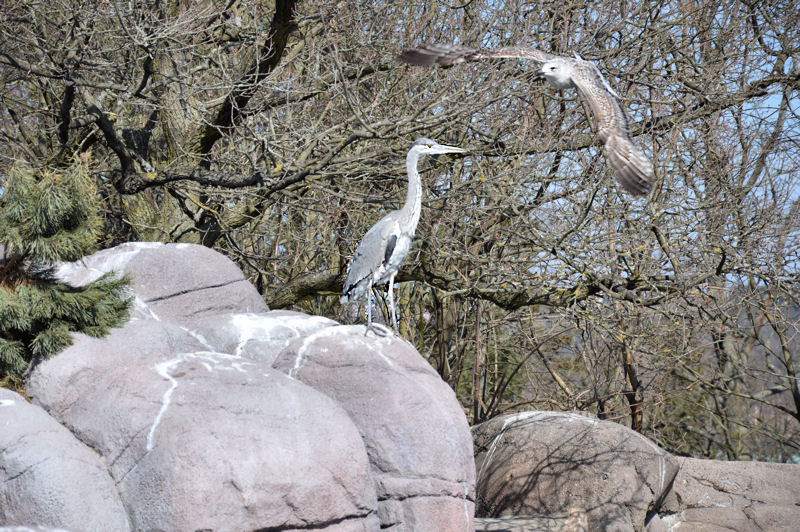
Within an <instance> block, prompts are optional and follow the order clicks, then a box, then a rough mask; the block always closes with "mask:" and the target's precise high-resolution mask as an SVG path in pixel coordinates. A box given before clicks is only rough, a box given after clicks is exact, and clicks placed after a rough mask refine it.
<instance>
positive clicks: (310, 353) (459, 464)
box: [273, 326, 475, 532]
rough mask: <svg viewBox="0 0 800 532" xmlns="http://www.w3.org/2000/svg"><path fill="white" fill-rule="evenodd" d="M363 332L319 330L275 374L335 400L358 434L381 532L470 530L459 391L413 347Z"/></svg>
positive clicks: (468, 454)
mask: <svg viewBox="0 0 800 532" xmlns="http://www.w3.org/2000/svg"><path fill="white" fill-rule="evenodd" d="M365 332H366V331H365V327H363V326H347V327H345V326H339V327H330V328H324V329H320V330H318V331H316V332H315V333H314V334H311V335H308V336H306V337H304V338H300V339H297V340H295V341H294V342H293V343H291V344H290V345H289V347H288V348H287V349H285V350H283V351H282V352H281V353H280V355H279V356H278V357H277V359H276V360H275V362H274V364H273V365H274V366H275V367H276V368H278V369H280V370H281V371H283V372H285V373H286V374H288V375H289V376H291V377H294V378H296V379H298V380H300V381H301V382H304V383H306V384H308V385H309V386H311V387H313V388H314V389H316V390H319V391H322V392H323V393H325V394H326V395H328V396H330V397H333V398H334V399H336V401H337V402H338V403H339V404H340V405H342V406H343V408H344V409H345V410H346V411H347V413H348V414H349V415H350V417H351V419H352V420H353V422H354V423H355V424H356V426H357V427H358V429H359V431H360V432H361V435H362V437H363V438H364V442H365V444H366V447H367V453H368V454H369V457H370V466H371V468H372V475H373V478H374V480H375V484H376V488H377V495H378V515H379V516H380V520H381V528H382V529H386V530H436V531H439V532H445V531H454V532H456V531H462V530H471V527H472V515H473V513H474V503H473V500H474V492H473V486H474V483H475V473H474V461H473V456H472V454H473V453H472V441H471V437H470V431H469V426H468V425H467V421H466V418H465V417H464V415H463V412H462V411H461V407H460V406H459V404H458V401H457V400H456V397H455V394H454V393H453V390H452V389H451V388H450V387H449V386H448V385H447V384H445V383H444V382H443V381H442V380H441V379H440V378H439V375H438V374H437V373H436V372H435V371H434V370H433V368H431V366H430V365H429V364H428V363H427V362H425V361H424V360H423V359H422V358H421V357H420V356H419V354H418V353H417V351H416V350H415V349H414V348H413V346H411V344H409V343H408V342H407V341H405V340H403V339H402V338H398V337H397V336H394V335H392V334H385V335H383V336H380V335H378V334H376V333H374V332H373V331H372V330H370V331H369V333H368V334H365ZM432 427H436V430H432Z"/></svg>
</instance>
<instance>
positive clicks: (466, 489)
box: [464, 480, 469, 527]
mask: <svg viewBox="0 0 800 532" xmlns="http://www.w3.org/2000/svg"><path fill="white" fill-rule="evenodd" d="M468 497H469V484H467V481H466V480H465V481H464V527H467V526H468V525H469V499H468Z"/></svg>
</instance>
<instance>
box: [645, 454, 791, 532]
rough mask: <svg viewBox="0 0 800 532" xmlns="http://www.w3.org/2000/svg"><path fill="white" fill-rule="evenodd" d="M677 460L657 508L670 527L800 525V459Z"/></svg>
mask: <svg viewBox="0 0 800 532" xmlns="http://www.w3.org/2000/svg"><path fill="white" fill-rule="evenodd" d="M678 461H679V463H680V471H679V472H678V474H677V476H676V477H675V481H674V483H673V486H672V491H671V492H670V493H669V495H668V496H667V497H666V498H665V500H664V504H663V506H662V507H661V508H660V509H659V514H660V515H659V517H660V520H661V521H663V522H664V523H665V524H666V525H667V529H668V530H672V531H679V530H680V531H690V530H691V531H694V530H698V531H701V532H702V531H708V532H711V531H716V530H736V531H751V530H752V531H758V530H795V529H797V528H798V526H799V525H798V524H799V523H800V465H797V464H773V463H765V462H726V461H719V460H700V459H695V458H678ZM648 530H649V529H648ZM653 531H655V528H653Z"/></svg>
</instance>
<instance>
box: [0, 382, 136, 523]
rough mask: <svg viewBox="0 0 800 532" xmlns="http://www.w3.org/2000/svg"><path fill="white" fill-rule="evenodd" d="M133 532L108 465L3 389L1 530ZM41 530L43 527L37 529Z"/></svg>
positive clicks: (0, 417) (0, 416)
mask: <svg viewBox="0 0 800 532" xmlns="http://www.w3.org/2000/svg"><path fill="white" fill-rule="evenodd" d="M28 524H35V525H41V526H42V527H43V529H55V528H61V529H64V528H73V529H75V530H83V531H98V532H105V531H108V530H114V531H126V530H130V526H129V523H128V518H127V515H126V513H125V508H124V507H123V505H122V500H121V499H120V497H119V494H118V493H117V489H116V486H115V485H114V481H113V480H112V479H111V476H110V475H109V473H108V470H107V468H106V465H105V464H104V463H103V461H102V460H101V459H100V458H99V457H98V456H97V454H95V453H94V452H93V451H92V450H91V449H90V448H88V447H87V446H85V445H84V444H82V443H81V442H80V441H78V440H77V439H76V438H75V437H74V436H73V435H72V434H71V433H70V432H69V431H68V430H67V429H65V428H64V427H62V426H61V425H59V424H58V423H57V422H56V421H55V420H54V419H53V418H51V417H50V416H49V415H47V413H46V412H44V411H43V410H42V409H41V408H39V407H38V406H36V405H32V404H30V403H28V401H26V400H25V399H24V398H23V397H22V396H20V395H19V394H17V393H15V392H12V391H11V390H6V389H4V388H0V525H17V527H15V528H20V527H21V528H28V529H31V528H30V527H23V525H28ZM37 528H38V527H37Z"/></svg>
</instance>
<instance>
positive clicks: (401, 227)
mask: <svg viewBox="0 0 800 532" xmlns="http://www.w3.org/2000/svg"><path fill="white" fill-rule="evenodd" d="M465 151H466V150H464V149H462V148H457V147H455V146H447V145H445V144H439V143H437V142H435V141H433V140H431V139H427V138H419V139H417V140H415V141H414V143H413V144H412V145H411V149H410V150H408V155H407V156H406V171H407V172H408V191H407V193H406V202H405V204H404V205H403V208H402V209H399V210H396V211H391V212H390V213H389V214H387V215H386V216H384V217H383V218H381V219H380V221H378V223H376V224H375V225H373V226H372V228H371V229H370V230H369V231H367V234H365V235H364V238H362V239H361V242H360V243H359V244H358V247H357V248H356V252H355V254H354V255H353V259H352V260H351V261H350V264H349V266H348V267H347V280H346V281H345V283H344V295H342V297H341V303H342V305H347V304H348V302H350V301H361V299H363V297H364V295H365V294H366V295H367V296H369V294H370V293H371V292H372V287H373V286H375V285H380V284H383V283H385V282H387V281H388V282H389V309H390V311H391V320H392V327H394V329H395V330H397V314H396V311H395V307H394V293H393V289H394V278H395V276H396V275H397V272H398V270H400V265H401V264H402V262H403V260H404V259H405V258H406V255H408V251H409V250H410V249H411V241H412V239H413V238H414V232H415V231H416V230H417V223H418V222H419V215H420V210H421V209H422V181H421V180H420V178H419V172H418V171H417V163H418V162H419V158H420V157H421V156H423V155H434V154H439V153H464V152H465ZM367 314H368V317H367V321H368V324H367V330H369V328H370V327H372V307H371V306H370V304H369V301H368V302H367Z"/></svg>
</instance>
